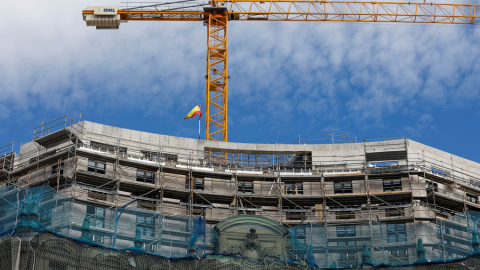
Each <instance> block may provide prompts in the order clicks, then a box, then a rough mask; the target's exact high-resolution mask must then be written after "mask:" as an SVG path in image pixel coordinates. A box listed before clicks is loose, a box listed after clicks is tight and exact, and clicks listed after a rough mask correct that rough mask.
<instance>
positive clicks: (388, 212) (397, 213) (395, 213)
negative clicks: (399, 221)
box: [385, 209, 405, 217]
mask: <svg viewBox="0 0 480 270" xmlns="http://www.w3.org/2000/svg"><path fill="white" fill-rule="evenodd" d="M385 216H386V217H403V216H405V212H404V211H402V210H401V209H385Z"/></svg>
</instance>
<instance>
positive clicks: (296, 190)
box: [285, 183, 303, 195]
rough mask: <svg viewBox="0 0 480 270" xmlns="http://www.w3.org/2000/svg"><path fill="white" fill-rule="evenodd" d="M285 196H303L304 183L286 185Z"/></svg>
mask: <svg viewBox="0 0 480 270" xmlns="http://www.w3.org/2000/svg"><path fill="white" fill-rule="evenodd" d="M285 194H286V195H302V194H303V183H296V184H285Z"/></svg>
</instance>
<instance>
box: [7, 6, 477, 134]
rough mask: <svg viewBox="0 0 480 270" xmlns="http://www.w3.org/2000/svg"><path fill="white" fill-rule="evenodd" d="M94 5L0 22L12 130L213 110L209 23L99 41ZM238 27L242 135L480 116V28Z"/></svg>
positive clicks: (233, 118) (233, 104)
mask: <svg viewBox="0 0 480 270" xmlns="http://www.w3.org/2000/svg"><path fill="white" fill-rule="evenodd" d="M118 3H119V2H118V1H112V0H109V1H102V4H104V5H109V4H110V5H113V4H118ZM96 4H98V3H97V1H91V0H89V1H85V2H81V3H78V2H68V3H67V2H65V1H60V0H57V1H49V3H48V4H46V3H44V2H42V3H38V1H21V2H18V1H15V2H14V1H9V2H7V3H3V4H2V9H4V16H2V17H1V18H0V23H2V25H9V26H10V27H2V28H1V29H0V35H1V36H2V37H3V40H4V41H6V42H3V43H2V50H0V57H1V59H2V61H1V62H0V111H1V113H0V117H1V118H3V120H5V119H8V117H9V116H11V115H12V114H14V113H15V114H16V113H18V112H21V113H26V114H28V113H31V112H34V111H35V110H38V108H40V107H42V106H43V107H44V106H45V105H44V104H47V102H48V104H49V105H48V108H45V110H50V111H52V112H56V113H64V112H65V109H66V108H67V109H68V108H71V107H72V106H75V105H77V106H78V105H80V106H82V107H83V108H84V110H91V111H95V112H97V113H106V112H107V113H108V112H112V111H114V112H115V113H117V114H119V115H121V114H122V113H123V114H127V113H131V112H132V111H139V112H140V113H141V114H145V115H156V116H165V117H170V116H169V115H171V114H172V113H176V114H182V115H183V113H184V112H185V110H186V109H185V108H187V109H190V108H191V106H193V105H195V104H198V103H201V104H204V98H205V95H204V89H205V80H204V79H203V76H204V75H205V55H206V27H204V26H203V25H202V23H199V22H196V23H195V22H193V23H187V22H151V23H147V22H140V23H138V22H129V23H127V24H122V25H121V26H120V28H121V29H120V30H118V31H96V30H94V28H91V27H90V28H87V27H86V26H85V23H84V22H83V21H82V19H81V14H80V13H81V10H82V9H83V8H84V7H86V6H88V5H96ZM229 27H230V28H229V40H230V44H229V50H230V53H229V72H230V75H231V76H232V78H231V80H230V82H229V95H230V99H229V101H230V103H229V104H230V105H229V110H230V124H231V126H230V127H231V128H233V129H235V128H237V129H238V130H242V131H243V130H246V129H250V128H252V129H258V128H262V130H264V132H263V133H265V134H266V135H264V136H265V137H266V136H271V134H272V133H274V132H286V133H287V136H291V134H292V133H288V132H290V131H288V130H287V128H286V127H287V126H288V127H289V128H288V129H290V130H295V132H294V133H296V134H298V133H300V132H303V131H305V132H318V131H323V130H324V128H321V127H320V126H323V127H325V128H327V127H335V128H332V129H334V130H335V131H336V132H337V131H338V132H340V133H341V132H347V133H348V132H351V131H356V130H357V131H358V130H367V129H369V128H371V127H380V128H384V129H386V128H388V123H387V122H388V121H387V120H388V119H391V118H392V117H395V116H398V115H401V116H402V117H404V118H406V119H410V122H411V123H409V124H408V125H405V127H404V128H403V129H401V130H403V131H405V132H407V133H408V132H409V130H411V127H417V128H419V129H421V128H425V126H428V125H426V124H425V123H432V122H434V120H435V119H436V118H435V117H433V120H429V121H426V120H425V119H426V118H425V117H423V118H422V116H423V115H434V114H435V110H440V109H444V108H450V109H452V110H455V109H456V108H470V109H471V110H472V115H478V114H479V110H480V109H479V108H478V106H476V104H478V103H479V102H480V86H479V85H480V83H479V76H478V75H479V74H480V64H479V62H478V59H479V58H480V48H479V47H478V44H479V43H480V30H479V29H478V28H479V27H471V26H438V25H407V24H386V23H326V22H230V26H229ZM51 101H54V102H51ZM92 115H93V113H92ZM90 119H91V120H93V121H95V119H94V118H93V119H92V118H90ZM428 119H430V118H428ZM428 119H427V120H428ZM433 124H434V123H432V125H433ZM231 134H235V133H231ZM237 134H239V132H237ZM242 134H244V133H242ZM258 134H259V133H257V136H259V135H258ZM412 134H413V133H412ZM398 135H399V136H401V135H403V134H398ZM406 135H409V134H406ZM234 138H235V137H234ZM238 138H239V137H238V136H237V139H238ZM234 140H235V139H234Z"/></svg>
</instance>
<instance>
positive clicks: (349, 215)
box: [336, 211, 355, 219]
mask: <svg viewBox="0 0 480 270" xmlns="http://www.w3.org/2000/svg"><path fill="white" fill-rule="evenodd" d="M336 217H337V219H355V213H353V212H344V211H341V212H336Z"/></svg>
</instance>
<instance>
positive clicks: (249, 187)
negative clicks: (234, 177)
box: [238, 182, 253, 194]
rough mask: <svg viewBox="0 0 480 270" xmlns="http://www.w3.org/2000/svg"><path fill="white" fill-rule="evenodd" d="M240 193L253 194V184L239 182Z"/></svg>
mask: <svg viewBox="0 0 480 270" xmlns="http://www.w3.org/2000/svg"><path fill="white" fill-rule="evenodd" d="M238 193H243V194H253V182H238Z"/></svg>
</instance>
